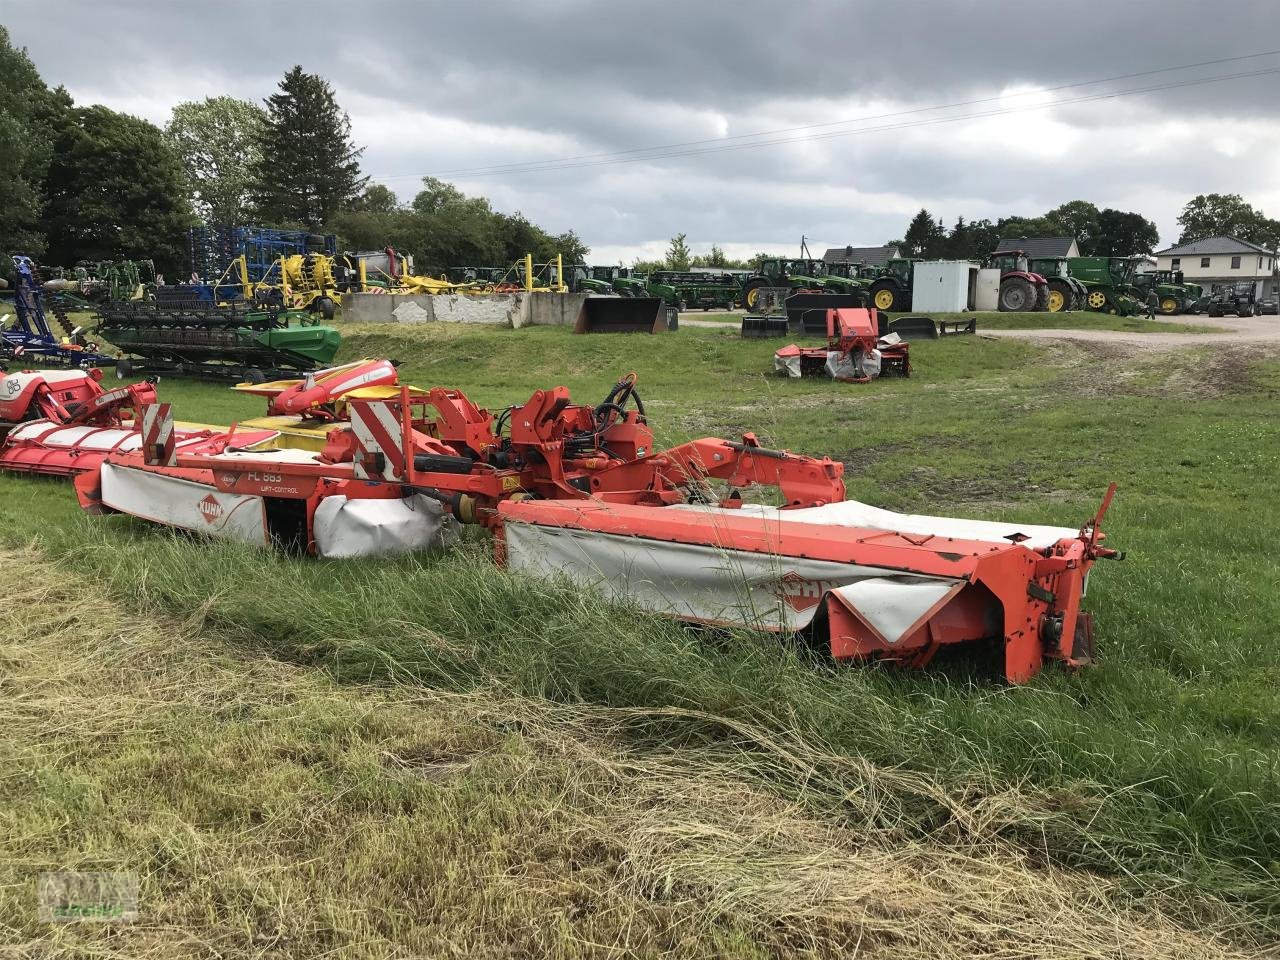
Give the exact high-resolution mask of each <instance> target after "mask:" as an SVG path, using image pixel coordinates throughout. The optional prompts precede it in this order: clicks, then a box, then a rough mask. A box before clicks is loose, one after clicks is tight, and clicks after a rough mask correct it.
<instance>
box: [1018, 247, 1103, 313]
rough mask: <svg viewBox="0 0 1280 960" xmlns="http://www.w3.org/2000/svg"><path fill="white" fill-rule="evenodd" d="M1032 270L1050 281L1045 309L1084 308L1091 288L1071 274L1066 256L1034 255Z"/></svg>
mask: <svg viewBox="0 0 1280 960" xmlns="http://www.w3.org/2000/svg"><path fill="white" fill-rule="evenodd" d="M1030 266H1031V271H1032V272H1033V273H1038V274H1039V275H1040V276H1042V277H1044V278H1045V279H1046V280H1047V281H1049V302H1048V304H1047V305H1046V306H1045V309H1046V310H1048V311H1049V312H1050V313H1061V312H1062V311H1064V310H1083V309H1084V306H1085V299H1086V298H1087V297H1088V296H1089V290H1088V288H1087V287H1085V285H1084V284H1083V283H1081V282H1080V281H1079V280H1077V279H1076V278H1075V277H1073V276H1071V270H1070V268H1069V267H1068V266H1067V258H1066V257H1034V258H1032V260H1031V263H1030Z"/></svg>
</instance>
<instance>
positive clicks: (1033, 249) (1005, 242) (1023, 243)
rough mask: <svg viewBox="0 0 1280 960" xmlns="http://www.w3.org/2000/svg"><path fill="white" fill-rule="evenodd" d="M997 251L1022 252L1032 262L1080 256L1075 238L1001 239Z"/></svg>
mask: <svg viewBox="0 0 1280 960" xmlns="http://www.w3.org/2000/svg"><path fill="white" fill-rule="evenodd" d="M996 249H997V250H1021V251H1022V252H1023V253H1025V254H1026V255H1027V256H1028V257H1029V258H1030V259H1032V260H1039V259H1042V258H1045V257H1078V256H1080V248H1079V247H1078V246H1076V241H1075V238H1074V237H1001V238H1000V242H999V243H998V244H997V245H996Z"/></svg>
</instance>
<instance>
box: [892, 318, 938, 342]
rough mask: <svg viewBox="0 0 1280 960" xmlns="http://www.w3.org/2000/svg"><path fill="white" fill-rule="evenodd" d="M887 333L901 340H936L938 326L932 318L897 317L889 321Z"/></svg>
mask: <svg viewBox="0 0 1280 960" xmlns="http://www.w3.org/2000/svg"><path fill="white" fill-rule="evenodd" d="M889 332H890V333H896V334H897V335H898V336H900V337H901V338H902V339H903V340H937V339H938V326H937V324H935V323H934V322H933V318H932V317H898V318H897V319H896V320H890V321H889Z"/></svg>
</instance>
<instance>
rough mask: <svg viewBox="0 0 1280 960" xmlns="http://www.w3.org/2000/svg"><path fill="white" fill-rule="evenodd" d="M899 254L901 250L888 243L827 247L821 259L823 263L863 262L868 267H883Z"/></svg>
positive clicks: (900, 254) (899, 255)
mask: <svg viewBox="0 0 1280 960" xmlns="http://www.w3.org/2000/svg"><path fill="white" fill-rule="evenodd" d="M901 256H902V252H901V250H899V249H898V247H896V246H894V245H891V244H890V245H886V246H883V247H829V248H828V249H827V252H826V253H824V254H823V255H822V259H823V262H825V263H865V264H866V265H867V266H869V267H883V266H884V265H885V264H886V263H888V262H889V261H890V260H897V259H898V258H899V257H901Z"/></svg>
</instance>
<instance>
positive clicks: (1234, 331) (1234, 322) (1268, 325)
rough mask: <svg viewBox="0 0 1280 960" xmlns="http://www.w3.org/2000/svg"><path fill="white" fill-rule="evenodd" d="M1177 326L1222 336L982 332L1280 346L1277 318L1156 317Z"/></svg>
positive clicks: (1171, 344) (1150, 343)
mask: <svg viewBox="0 0 1280 960" xmlns="http://www.w3.org/2000/svg"><path fill="white" fill-rule="evenodd" d="M1157 319H1158V320H1160V321H1161V322H1162V323H1172V324H1178V325H1180V326H1189V327H1190V326H1211V327H1222V328H1223V330H1224V331H1225V332H1223V333H1139V332H1137V331H1129V330H1052V329H1048V328H1040V329H1035V328H1032V329H1024V330H983V329H982V323H981V321H979V323H978V332H979V333H980V334H982V335H983V336H986V337H1022V338H1024V339H1030V340H1083V341H1087V342H1090V343H1124V344H1134V345H1136V346H1141V347H1144V348H1147V349H1151V350H1156V349H1160V348H1175V347H1194V346H1197V345H1200V346H1204V345H1207V344H1221V343H1280V317H1275V316H1265V317H1213V318H1209V317H1157Z"/></svg>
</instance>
